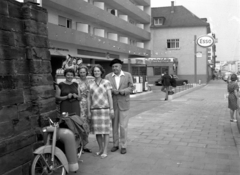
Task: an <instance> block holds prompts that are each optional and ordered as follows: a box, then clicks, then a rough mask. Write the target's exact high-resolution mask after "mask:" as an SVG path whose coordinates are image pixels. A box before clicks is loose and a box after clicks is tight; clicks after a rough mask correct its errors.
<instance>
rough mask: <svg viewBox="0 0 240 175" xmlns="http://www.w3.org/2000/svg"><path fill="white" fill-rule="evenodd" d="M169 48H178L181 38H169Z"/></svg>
mask: <svg viewBox="0 0 240 175" xmlns="http://www.w3.org/2000/svg"><path fill="white" fill-rule="evenodd" d="M167 48H168V49H177V48H179V39H168V40H167Z"/></svg>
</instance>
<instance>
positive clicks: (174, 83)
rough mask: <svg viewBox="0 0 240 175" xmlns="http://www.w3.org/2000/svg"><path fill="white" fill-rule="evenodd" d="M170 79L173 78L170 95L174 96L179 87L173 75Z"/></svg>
mask: <svg viewBox="0 0 240 175" xmlns="http://www.w3.org/2000/svg"><path fill="white" fill-rule="evenodd" d="M170 77H171V79H170V84H171V90H170V94H174V92H175V88H176V87H177V82H176V79H175V77H174V75H173V74H171V75H170Z"/></svg>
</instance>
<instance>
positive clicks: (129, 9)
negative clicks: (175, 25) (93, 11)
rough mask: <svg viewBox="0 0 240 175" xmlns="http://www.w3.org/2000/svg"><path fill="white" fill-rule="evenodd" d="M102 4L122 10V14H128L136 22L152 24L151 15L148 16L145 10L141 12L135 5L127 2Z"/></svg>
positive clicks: (121, 0) (106, 1) (122, 0)
mask: <svg viewBox="0 0 240 175" xmlns="http://www.w3.org/2000/svg"><path fill="white" fill-rule="evenodd" d="M100 1H101V2H105V3H106V4H109V5H111V6H112V7H114V8H116V9H118V10H120V11H121V12H122V13H125V14H127V15H128V16H130V17H131V18H133V19H134V20H137V21H138V22H139V23H143V24H149V23H150V20H151V19H150V15H148V14H146V13H145V12H144V11H143V10H141V9H140V8H139V7H138V6H137V5H135V4H133V3H132V2H130V1H127V0H111V1H109V0H100Z"/></svg>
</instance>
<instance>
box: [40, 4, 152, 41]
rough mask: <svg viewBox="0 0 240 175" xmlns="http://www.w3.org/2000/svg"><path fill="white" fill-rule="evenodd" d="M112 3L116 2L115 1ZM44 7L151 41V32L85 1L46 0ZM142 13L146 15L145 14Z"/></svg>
mask: <svg viewBox="0 0 240 175" xmlns="http://www.w3.org/2000/svg"><path fill="white" fill-rule="evenodd" d="M112 1H114V2H116V1H115V0H112ZM121 2H122V0H121ZM124 2H125V1H124ZM129 3H130V2H129ZM132 6H133V4H132ZM43 7H45V8H47V7H50V8H53V9H56V10H59V11H64V12H65V13H67V14H71V15H72V16H75V17H76V18H77V17H80V18H84V19H85V20H88V21H89V22H91V23H98V24H101V26H104V27H106V28H109V29H111V30H113V31H116V33H121V34H123V35H126V36H132V37H133V38H136V39H138V40H142V41H149V40H150V32H148V31H145V30H143V29H141V28H139V27H137V26H135V25H132V24H130V23H129V22H127V21H124V20H123V19H120V18H119V17H117V16H114V15H112V14H110V13H109V12H107V11H105V10H102V9H100V8H99V7H96V6H94V5H92V4H90V3H88V2H85V1H83V0H71V3H69V1H65V0H45V1H43ZM135 8H136V9H138V10H139V11H141V10H140V9H139V8H138V7H136V6H135ZM142 13H143V14H145V13H144V12H142Z"/></svg>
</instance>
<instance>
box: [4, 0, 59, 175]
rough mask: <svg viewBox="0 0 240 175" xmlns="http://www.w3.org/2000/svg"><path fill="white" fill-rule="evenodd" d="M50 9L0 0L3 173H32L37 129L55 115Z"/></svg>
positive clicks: (12, 174)
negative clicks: (49, 41)
mask: <svg viewBox="0 0 240 175" xmlns="http://www.w3.org/2000/svg"><path fill="white" fill-rule="evenodd" d="M46 23H47V11H46V10H45V9H43V8H41V7H39V6H37V5H35V4H32V3H30V2H28V3H19V2H17V1H14V0H0V175H2V174H4V175H16V174H17V175H28V174H29V167H30V165H31V160H32V158H33V150H34V149H35V148H36V147H37V145H39V141H40V139H39V138H40V137H38V136H39V135H38V134H37V133H39V128H41V127H42V126H43V125H45V124H46V122H47V121H46V120H44V119H46V118H47V117H52V118H54V117H56V106H55V98H54V89H53V79H52V76H51V64H50V53H49V51H48V36H47V33H48V32H47V26H46Z"/></svg>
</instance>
